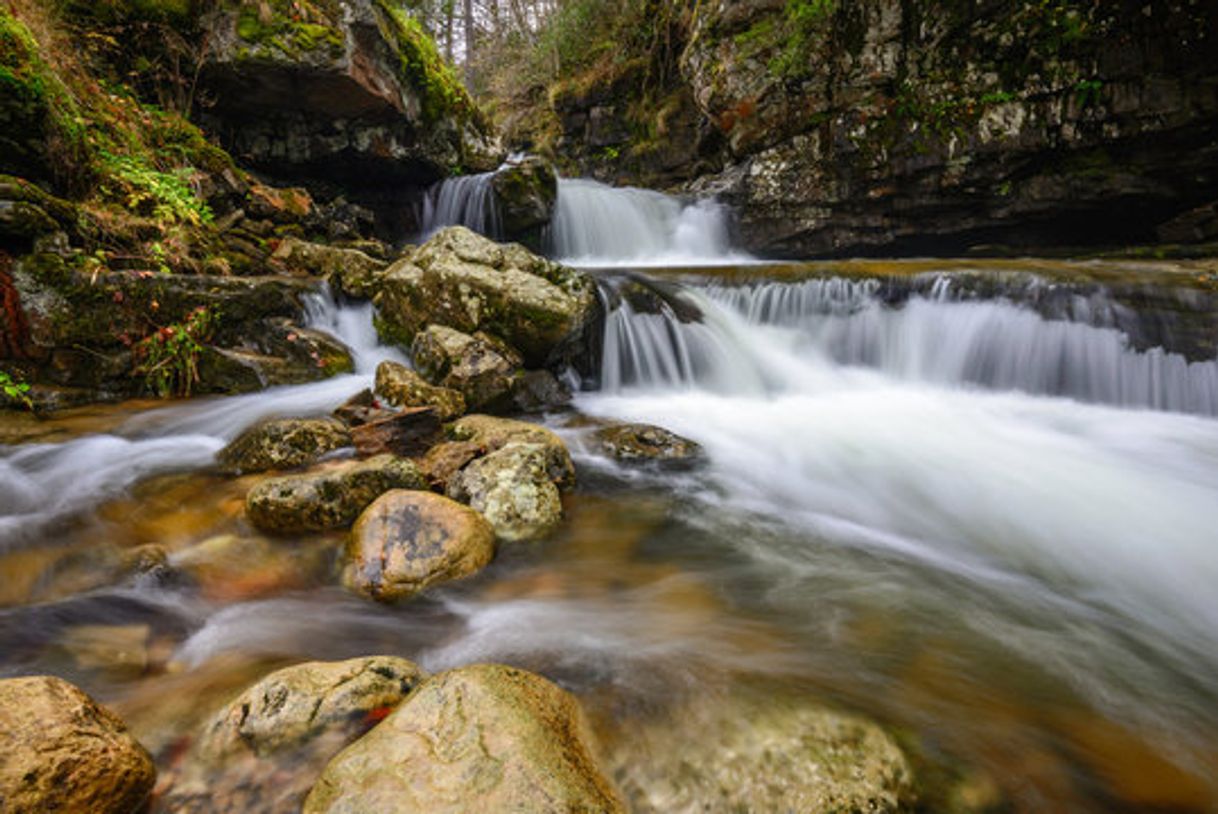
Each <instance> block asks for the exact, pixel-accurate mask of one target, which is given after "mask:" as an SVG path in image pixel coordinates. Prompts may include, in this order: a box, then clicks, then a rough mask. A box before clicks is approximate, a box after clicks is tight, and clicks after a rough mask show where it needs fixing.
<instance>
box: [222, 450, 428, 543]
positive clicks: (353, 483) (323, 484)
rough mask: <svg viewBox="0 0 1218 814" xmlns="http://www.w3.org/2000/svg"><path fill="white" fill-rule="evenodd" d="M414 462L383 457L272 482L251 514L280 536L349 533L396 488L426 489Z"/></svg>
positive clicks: (255, 492)
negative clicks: (370, 507)
mask: <svg viewBox="0 0 1218 814" xmlns="http://www.w3.org/2000/svg"><path fill="white" fill-rule="evenodd" d="M425 488H427V483H426V481H425V480H424V478H423V476H422V474H420V472H419V470H418V468H417V467H416V466H415V465H414V464H413V463H411V462H410V461H408V460H405V459H402V458H396V457H394V456H392V455H378V456H376V457H375V458H369V459H368V460H366V461H353V462H348V463H342V464H337V465H334V466H328V467H324V468H321V469H318V470H315V471H311V472H306V473H303V474H300V475H284V476H281V477H275V478H267V479H266V480H263V481H260V482H259V483H257V484H255V485H254V487H253V488H252V489H250V491H249V493H248V494H247V495H246V496H245V512H246V516H247V517H248V518H249V520H250V522H251V523H252V524H253V525H254V526H255V527H257V528H259V529H261V530H263V531H266V532H271V533H276V534H288V533H295V532H305V531H324V530H326V529H339V528H346V527H347V526H349V525H351V524H352V523H354V522H355V520H356V518H358V517H359V515H360V513H361V512H362V511H363V510H364V509H365V508H366V507H367V506H368V505H369V504H370V503H372V501H374V500H376V499H377V498H378V497H380V496H381V495H382V494H384V493H385V492H388V491H389V490H390V489H425Z"/></svg>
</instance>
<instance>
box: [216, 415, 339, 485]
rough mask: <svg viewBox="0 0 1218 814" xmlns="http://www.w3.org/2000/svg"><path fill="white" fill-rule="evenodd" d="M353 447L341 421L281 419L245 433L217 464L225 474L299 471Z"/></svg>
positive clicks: (256, 425) (263, 422)
mask: <svg viewBox="0 0 1218 814" xmlns="http://www.w3.org/2000/svg"><path fill="white" fill-rule="evenodd" d="M350 444H351V435H350V433H349V432H348V431H347V428H346V426H344V425H343V423H342V422H341V421H337V420H335V419H332V418H279V419H271V420H268V421H262V422H259V423H258V424H255V425H254V426H252V427H250V428H249V429H247V430H245V431H244V432H242V433H241V434H240V435H238V436H237V437H236V438H235V439H233V440H232V441H231V442H229V444H228V446H226V447H224V449H222V450H220V451H219V452H218V453H216V460H217V461H219V463H220V468H221V470H222V471H224V472H227V473H231V474H245V473H249V472H265V471H267V470H269V469H295V468H297V467H300V466H306V465H308V464H311V463H313V462H315V461H316V460H317V459H318V458H320V457H321V456H322V455H325V454H326V453H327V452H332V451H334V450H336V449H341V448H343V447H345V446H350Z"/></svg>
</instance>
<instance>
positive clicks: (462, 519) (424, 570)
mask: <svg viewBox="0 0 1218 814" xmlns="http://www.w3.org/2000/svg"><path fill="white" fill-rule="evenodd" d="M494 556H495V533H494V531H493V530H492V528H491V526H490V525H489V524H488V523H487V521H486V519H485V518H483V517H482V515H480V514H479V513H478V512H476V511H473V510H472V509H470V508H468V507H466V506H462V505H461V504H460V503H456V502H455V501H452V500H449V499H448V498H445V497H441V496H440V495H436V494H433V493H431V492H422V491H406V490H394V491H391V492H387V493H385V494H384V495H382V496H381V497H379V498H377V500H376V501H375V502H374V503H373V504H372V505H371V506H369V507H368V508H367V509H366V510H365V511H364V513H363V514H362V515H360V518H359V520H358V521H357V522H356V524H355V528H353V529H352V530H351V541H350V544H349V546H348V564H347V567H346V569H345V570H344V572H343V582H344V583H345V584H346V585H347V587H349V588H350V589H351V590H353V591H357V592H358V593H361V594H364V595H365V596H369V597H371V598H373V599H378V600H382V601H393V600H397V599H404V598H406V597H409V596H413V595H414V594H416V593H418V592H419V591H422V590H423V589H424V588H427V587H428V586H429V585H434V584H437V583H440V582H447V581H449V580H453V579H460V578H461V577H465V576H469V575H471V574H474V573H477V572H478V571H480V570H481V569H482V568H483V567H485V566H486V565H487V563H489V562H490V561H491V560H492V559H493V558H494Z"/></svg>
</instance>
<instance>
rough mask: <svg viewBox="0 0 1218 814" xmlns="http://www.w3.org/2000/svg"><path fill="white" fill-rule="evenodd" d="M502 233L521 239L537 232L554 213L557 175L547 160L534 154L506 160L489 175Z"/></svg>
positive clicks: (556, 195)
mask: <svg viewBox="0 0 1218 814" xmlns="http://www.w3.org/2000/svg"><path fill="white" fill-rule="evenodd" d="M491 188H492V189H493V190H494V192H495V202H496V204H498V207H499V217H500V220H501V225H502V227H503V231H504V233H505V234H507V235H509V236H510V237H512V238H513V239H517V240H519V239H521V238H524V237H527V236H529V235H530V234H536V233H539V231H540V229H541V228H542V227H543V226H545V225H546V224H548V223H549V222H550V217H551V216H552V215H553V214H554V203H555V201H557V200H558V177H557V176H556V175H555V174H554V168H553V167H551V166H550V164H549V162H547V161H546V160H544V159H542V158H539V157H538V156H535V155H530V156H524V157H523V158H520V159H517V160H515V161H508V162H507V163H506V164H504V166H503V167H501V168H500V169H498V170H496V171H495V174H494V175H493V176H491Z"/></svg>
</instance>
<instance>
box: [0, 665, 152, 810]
mask: <svg viewBox="0 0 1218 814" xmlns="http://www.w3.org/2000/svg"><path fill="white" fill-rule="evenodd" d="M155 782H156V769H155V768H154V767H153V765H152V758H150V757H149V755H148V752H147V751H146V750H145V749H144V747H143V746H141V745H140V744H139V743H138V742H137V741H136V740H135V738H133V737H131V735H130V734H129V733H128V732H127V728H126V726H124V724H123V722H122V721H120V720H119V719H118V718H117V717H115V715H114V714H113V713H111V712H109V711H107V710H106V709H104V708H103V707H100V706H98V705H97V704H96V703H94V701H93V700H92V699H91V698H89V696H87V695H85V693H83V692H82V691H81V690H80V689H78V688H76V687H74V686H73V685H71V684H69V683H68V682H66V681H63V680H62V679H59V678H55V677H52V676H34V677H31V678H10V679H5V680H3V681H0V811H4V812H5V814H45V813H46V812H52V811H63V812H81V813H82V814H84V812H88V814H130V812H134V811H138V810H139V809H140V808H141V807H142V806H143V805H144V803H145V801H146V800H147V799H148V794H149V792H151V791H152V786H153V784H154V783H155Z"/></svg>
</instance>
